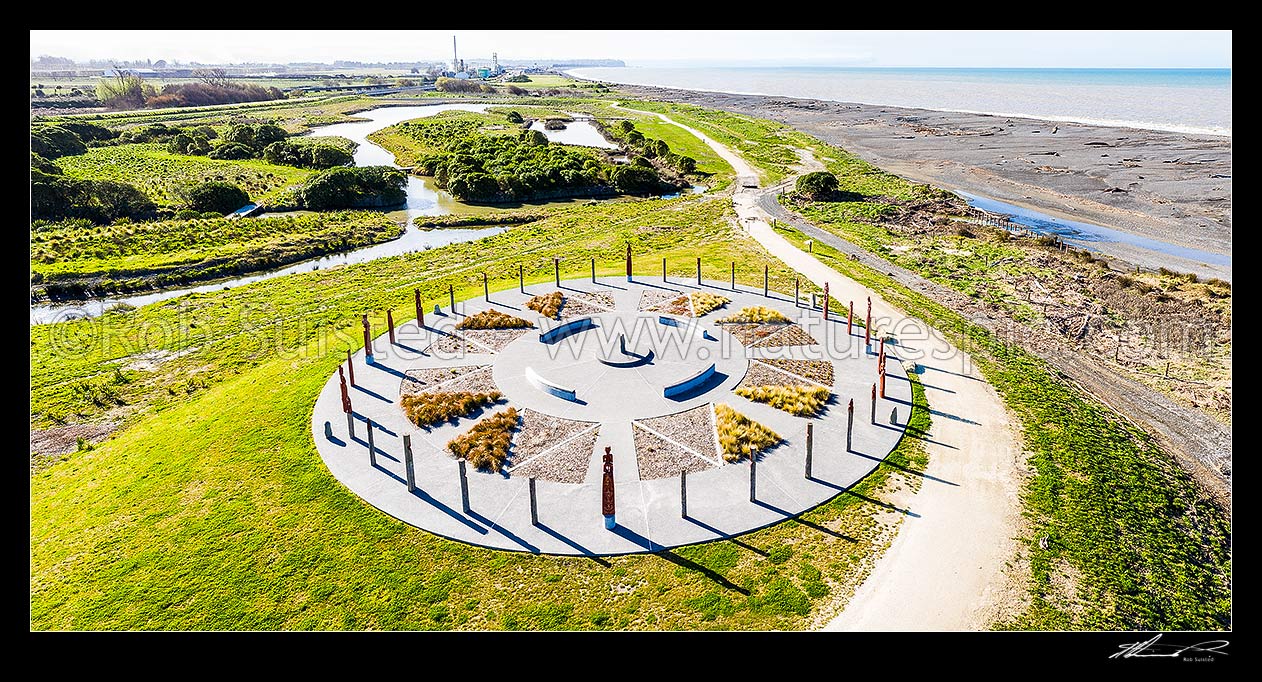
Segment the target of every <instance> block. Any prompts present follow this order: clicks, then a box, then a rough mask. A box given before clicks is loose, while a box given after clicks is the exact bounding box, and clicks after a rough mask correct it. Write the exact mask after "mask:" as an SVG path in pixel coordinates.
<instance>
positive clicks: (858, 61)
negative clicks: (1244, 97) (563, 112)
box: [31, 30, 1232, 68]
mask: <svg viewBox="0 0 1262 682" xmlns="http://www.w3.org/2000/svg"><path fill="white" fill-rule="evenodd" d="M453 34H455V35H456V36H458V39H459V42H460V54H461V56H462V57H464V58H468V59H477V58H487V57H490V55H491V53H492V52H498V53H499V56H500V58H501V59H539V60H549V59H563V58H570V59H573V58H609V59H622V60H624V61H625V62H627V64H628V65H630V66H637V65H639V66H671V65H704V66H710V65H721V64H729V65H774V64H785V65H819V66H942V67H950V66H959V67H970V66H972V67H1113V68H1122V67H1140V68H1142V67H1166V68H1179V67H1199V68H1225V67H1230V66H1231V37H1232V36H1231V32H1230V31H459V30H455V31H453V30H447V31H31V56H32V57H37V56H39V55H42V54H50V55H55V56H59V57H70V58H72V59H78V60H86V59H92V58H98V59H109V58H113V59H153V60H155V61H156V60H158V59H166V60H172V59H178V60H180V61H201V62H207V63H225V62H246V61H255V62H279V63H284V62H298V61H315V62H331V61H333V60H334V59H346V60H353V61H425V60H449V59H450V58H451V36H452V35H453Z"/></svg>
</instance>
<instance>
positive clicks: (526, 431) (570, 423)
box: [513, 408, 593, 462]
mask: <svg viewBox="0 0 1262 682" xmlns="http://www.w3.org/2000/svg"><path fill="white" fill-rule="evenodd" d="M591 426H593V424H592V422H581V421H578V420H576V419H562V418H561V417H553V416H552V415H547V414H543V413H542V412H535V411H534V410H532V409H530V408H526V409H525V410H523V411H522V417H521V426H520V429H519V430H518V431H517V434H516V435H515V436H513V452H514V455H513V459H514V460H516V461H518V462H524V461H526V460H527V459H530V458H531V457H534V456H535V455H537V454H539V453H541V452H543V451H544V450H547V449H548V448H550V447H552V446H554V445H556V444H557V443H560V442H561V441H563V440H565V439H566V438H569V437H570V436H573V435H574V434H576V433H578V432H579V431H582V430H583V429H586V428H589V427H591Z"/></svg>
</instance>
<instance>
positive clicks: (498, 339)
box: [462, 329, 531, 353]
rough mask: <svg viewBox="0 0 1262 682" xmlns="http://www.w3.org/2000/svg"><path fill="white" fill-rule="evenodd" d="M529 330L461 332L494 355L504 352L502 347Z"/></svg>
mask: <svg viewBox="0 0 1262 682" xmlns="http://www.w3.org/2000/svg"><path fill="white" fill-rule="evenodd" d="M529 331H531V330H529V329H469V330H467V331H464V332H462V333H463V334H464V336H465V337H466V338H468V339H469V340H471V341H475V342H477V343H480V344H483V345H484V346H486V347H488V348H490V349H491V350H493V351H495V352H496V353H498V352H500V351H502V350H504V346H507V345H508V344H510V343H512V342H514V341H516V340H517V339H519V338H521V336H522V335H523V334H525V333H526V332H529Z"/></svg>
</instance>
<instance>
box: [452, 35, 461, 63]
mask: <svg viewBox="0 0 1262 682" xmlns="http://www.w3.org/2000/svg"><path fill="white" fill-rule="evenodd" d="M451 70H452V71H459V70H460V60H459V59H458V58H457V57H456V36H452V37H451Z"/></svg>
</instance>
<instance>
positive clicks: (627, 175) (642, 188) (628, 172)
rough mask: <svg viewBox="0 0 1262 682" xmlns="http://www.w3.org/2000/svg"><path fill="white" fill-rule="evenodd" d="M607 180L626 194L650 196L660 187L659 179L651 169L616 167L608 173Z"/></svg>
mask: <svg viewBox="0 0 1262 682" xmlns="http://www.w3.org/2000/svg"><path fill="white" fill-rule="evenodd" d="M609 180H610V181H611V182H613V186H614V187H616V188H618V191H620V192H624V193H626V194H650V193H652V192H653V191H654V190H656V189H657V188H658V187H659V186H660V185H661V182H662V181H661V178H659V177H657V173H656V172H655V171H654V170H653V169H651V168H639V167H636V166H617V167H615V168H614V169H613V170H612V171H610V172H609Z"/></svg>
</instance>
